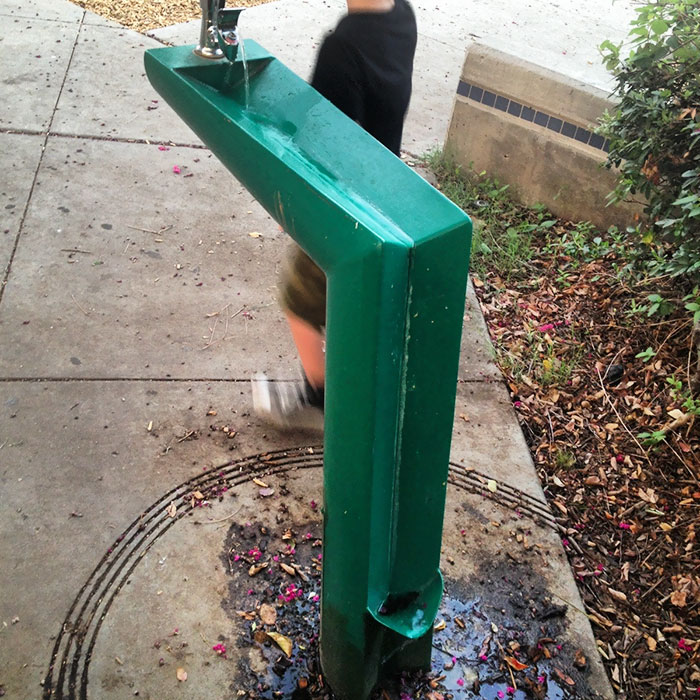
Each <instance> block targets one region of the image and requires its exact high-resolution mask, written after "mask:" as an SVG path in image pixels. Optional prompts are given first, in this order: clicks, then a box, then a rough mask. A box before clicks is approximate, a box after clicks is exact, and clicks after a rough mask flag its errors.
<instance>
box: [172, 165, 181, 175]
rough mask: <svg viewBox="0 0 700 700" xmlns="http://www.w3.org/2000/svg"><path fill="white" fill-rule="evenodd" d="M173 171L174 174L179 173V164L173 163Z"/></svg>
mask: <svg viewBox="0 0 700 700" xmlns="http://www.w3.org/2000/svg"><path fill="white" fill-rule="evenodd" d="M173 172H174V173H175V174H176V175H179V174H180V166H179V165H173Z"/></svg>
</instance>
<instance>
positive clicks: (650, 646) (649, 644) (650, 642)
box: [645, 635, 656, 651]
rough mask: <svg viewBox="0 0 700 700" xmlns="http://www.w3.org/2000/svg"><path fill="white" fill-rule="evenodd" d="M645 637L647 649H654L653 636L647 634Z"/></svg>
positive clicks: (654, 641)
mask: <svg viewBox="0 0 700 700" xmlns="http://www.w3.org/2000/svg"><path fill="white" fill-rule="evenodd" d="M645 639H646V643H647V647H648V649H649V651H656V640H655V639H654V638H653V637H650V636H649V635H646V637H645Z"/></svg>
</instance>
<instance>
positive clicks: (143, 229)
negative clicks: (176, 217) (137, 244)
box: [126, 224, 173, 236]
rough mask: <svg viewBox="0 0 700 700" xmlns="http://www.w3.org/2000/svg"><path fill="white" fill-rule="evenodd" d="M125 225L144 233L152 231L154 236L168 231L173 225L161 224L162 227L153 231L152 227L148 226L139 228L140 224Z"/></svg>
mask: <svg viewBox="0 0 700 700" xmlns="http://www.w3.org/2000/svg"><path fill="white" fill-rule="evenodd" d="M126 227H127V228H131V229H133V230H134V231H143V232H144V233H153V234H155V235H156V236H160V235H161V234H162V233H165V232H166V231H169V230H170V229H171V228H172V227H173V225H172V224H170V226H163V228H162V229H160V230H159V231H154V230H153V229H150V228H141V227H140V226H130V225H129V224H127V225H126Z"/></svg>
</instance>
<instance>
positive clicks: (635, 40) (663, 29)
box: [600, 0, 700, 280]
mask: <svg viewBox="0 0 700 700" xmlns="http://www.w3.org/2000/svg"><path fill="white" fill-rule="evenodd" d="M636 12H637V16H636V18H635V19H634V20H633V22H632V28H631V31H630V32H629V43H628V45H627V46H626V47H625V48H624V49H623V46H624V44H619V45H615V44H613V43H612V42H610V41H605V42H603V44H601V47H600V48H601V51H602V53H603V60H604V63H605V65H606V67H607V69H608V70H609V71H611V72H612V73H613V75H614V76H615V79H616V82H617V87H616V89H615V94H616V95H617V97H618V98H619V107H618V109H617V111H615V112H614V113H613V114H606V115H605V117H604V118H603V122H602V125H601V129H600V131H601V133H603V134H604V135H605V136H606V137H607V138H608V139H609V142H610V150H609V155H608V161H607V166H608V167H612V166H613V165H614V166H616V167H618V168H620V178H619V181H618V184H617V187H616V189H615V190H614V191H613V192H612V193H611V195H610V199H611V201H613V202H619V201H621V200H625V199H628V198H629V196H630V195H634V194H636V193H641V194H642V195H644V197H645V198H646V208H645V212H646V213H647V214H648V217H649V220H648V222H647V223H645V224H644V225H642V226H640V227H638V228H637V229H636V230H637V231H638V232H639V234H640V238H639V239H638V240H639V247H640V248H641V249H643V255H644V258H645V260H646V262H647V264H648V265H649V266H650V267H651V268H653V271H654V273H655V274H671V275H688V276H689V277H691V278H694V279H695V280H698V279H700V3H698V0H651V2H647V3H646V4H644V5H642V6H641V7H639V8H637V9H636ZM627 49H630V51H629V54H628V55H626V56H625V51H626V50H627Z"/></svg>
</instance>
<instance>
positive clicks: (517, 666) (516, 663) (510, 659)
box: [503, 656, 528, 671]
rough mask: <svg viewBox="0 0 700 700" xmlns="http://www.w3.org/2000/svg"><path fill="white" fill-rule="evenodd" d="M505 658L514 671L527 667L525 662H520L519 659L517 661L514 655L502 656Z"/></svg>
mask: <svg viewBox="0 0 700 700" xmlns="http://www.w3.org/2000/svg"><path fill="white" fill-rule="evenodd" d="M503 658H504V659H505V660H506V663H507V664H508V665H509V666H510V667H511V668H512V669H513V670H514V671H524V670H525V669H526V668H528V665H527V664H524V663H522V662H521V661H518V660H517V659H516V658H515V657H513V656H505V657H503Z"/></svg>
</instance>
